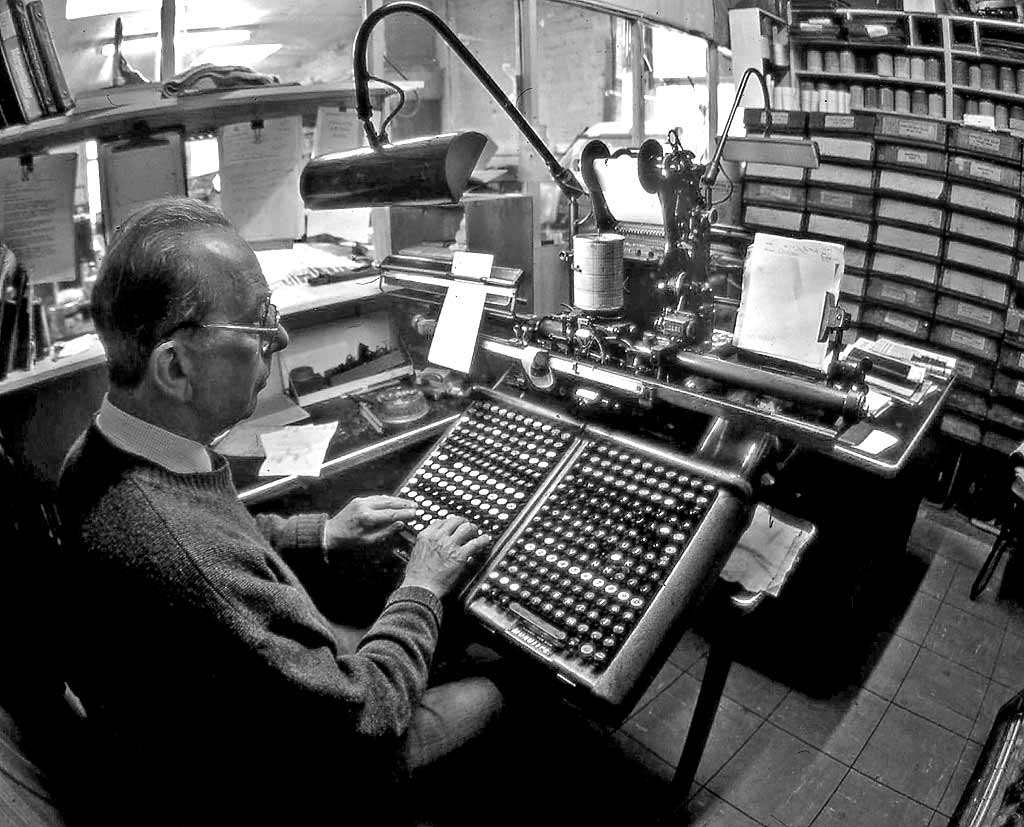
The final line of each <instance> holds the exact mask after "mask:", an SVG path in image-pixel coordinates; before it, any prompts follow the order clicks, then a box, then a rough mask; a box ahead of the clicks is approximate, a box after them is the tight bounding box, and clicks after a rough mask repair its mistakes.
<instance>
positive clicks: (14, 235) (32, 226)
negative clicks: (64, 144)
mask: <svg viewBox="0 0 1024 827" xmlns="http://www.w3.org/2000/svg"><path fill="white" fill-rule="evenodd" d="M77 163H78V156H77V155H76V154H75V153H73V152H72V153H61V154H59V155H36V156H35V157H34V158H33V160H32V169H31V171H27V170H24V168H23V167H22V166H21V161H20V160H19V159H17V158H5V159H3V160H0V238H2V239H3V241H4V243H5V244H7V246H9V247H10V248H11V249H12V250H13V251H14V254H15V255H16V256H17V257H18V261H19V262H21V263H22V264H23V265H25V268H26V270H27V271H28V277H29V281H30V282H31V283H32V284H40V283H43V282H55V281H68V280H70V279H73V278H74V277H75V229H74V219H73V217H72V215H73V211H74V200H75V169H76V166H77Z"/></svg>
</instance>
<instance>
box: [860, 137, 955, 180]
mask: <svg viewBox="0 0 1024 827" xmlns="http://www.w3.org/2000/svg"><path fill="white" fill-rule="evenodd" d="M875 163H876V164H877V165H878V166H891V167H898V168H904V167H905V168H908V169H912V170H915V171H917V172H923V173H931V174H933V175H938V176H940V177H941V176H943V175H945V174H946V152H945V150H942V149H927V148H926V147H921V146H901V145H900V144H883V143H881V141H879V142H878V146H877V148H876V149H875Z"/></svg>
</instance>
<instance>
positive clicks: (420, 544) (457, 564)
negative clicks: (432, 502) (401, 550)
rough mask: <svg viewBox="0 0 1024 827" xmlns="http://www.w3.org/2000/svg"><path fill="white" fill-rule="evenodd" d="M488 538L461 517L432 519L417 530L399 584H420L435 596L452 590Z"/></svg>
mask: <svg viewBox="0 0 1024 827" xmlns="http://www.w3.org/2000/svg"><path fill="white" fill-rule="evenodd" d="M490 541H491V536H490V535H489V534H479V533H478V531H477V527H476V526H475V525H473V523H471V522H469V521H468V520H467V519H466V518H465V517H448V518H446V519H444V520H435V521H434V522H432V523H431V524H430V525H428V526H427V527H426V528H425V529H423V531H421V532H420V534H419V536H418V537H417V538H416V542H415V544H414V545H413V547H412V552H410V554H409V562H408V563H407V564H406V567H405V579H404V580H403V581H402V585H403V586H421V587H423V588H425V589H429V590H430V591H432V592H433V593H434V594H436V595H437V596H438V597H444V596H445V595H446V594H448V592H450V591H451V590H452V588H453V587H454V586H455V584H456V583H458V582H459V580H460V579H461V577H462V574H463V573H464V572H465V571H466V568H467V567H468V566H469V565H471V564H472V563H473V562H476V560H474V559H473V557H474V554H478V553H479V552H482V551H483V550H484V548H485V547H486V546H487V544H488V543H489V542H490Z"/></svg>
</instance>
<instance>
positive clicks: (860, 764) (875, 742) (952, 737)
mask: <svg viewBox="0 0 1024 827" xmlns="http://www.w3.org/2000/svg"><path fill="white" fill-rule="evenodd" d="M965 743H966V739H965V738H963V737H962V736H960V735H956V734H954V733H952V732H950V731H949V730H947V729H943V728H942V727H940V726H938V724H933V723H932V722H931V721H928V720H926V719H924V718H922V717H921V716H920V715H915V714H914V713H913V712H909V711H907V710H905V709H901V708H900V707H898V706H891V707H889V709H888V710H886V713H885V715H884V716H883V717H882V721H881V723H880V724H879V725H878V728H877V729H876V730H875V732H874V734H873V735H872V736H871V738H870V739H869V740H868V743H867V746H866V747H864V751H863V752H862V753H861V754H860V757H859V758H858V759H857V761H856V763H854V765H853V767H854V769H855V770H857V771H859V772H861V773H863V774H864V775H867V776H868V777H869V778H873V779H874V780H875V781H878V782H880V783H882V784H884V785H885V786H887V787H891V788H892V789H894V790H896V791H897V792H901V793H903V794H904V795H907V796H910V797H911V798H913V799H914V800H915V801H919V802H921V803H922V804H925V805H927V806H929V807H936V806H938V804H939V802H940V801H941V799H942V795H943V793H944V792H945V791H946V785H947V784H948V783H949V779H950V778H951V777H952V775H953V769H954V768H955V767H956V762H957V760H958V759H959V757H960V752H961V750H962V749H963V745H964V744H965Z"/></svg>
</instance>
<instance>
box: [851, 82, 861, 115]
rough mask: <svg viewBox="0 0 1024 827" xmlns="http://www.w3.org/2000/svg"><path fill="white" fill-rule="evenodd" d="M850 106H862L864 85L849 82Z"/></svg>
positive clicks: (856, 107)
mask: <svg viewBox="0 0 1024 827" xmlns="http://www.w3.org/2000/svg"><path fill="white" fill-rule="evenodd" d="M850 108H851V109H863V108H864V86H863V85H862V84H860V83H851V84H850Z"/></svg>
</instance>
